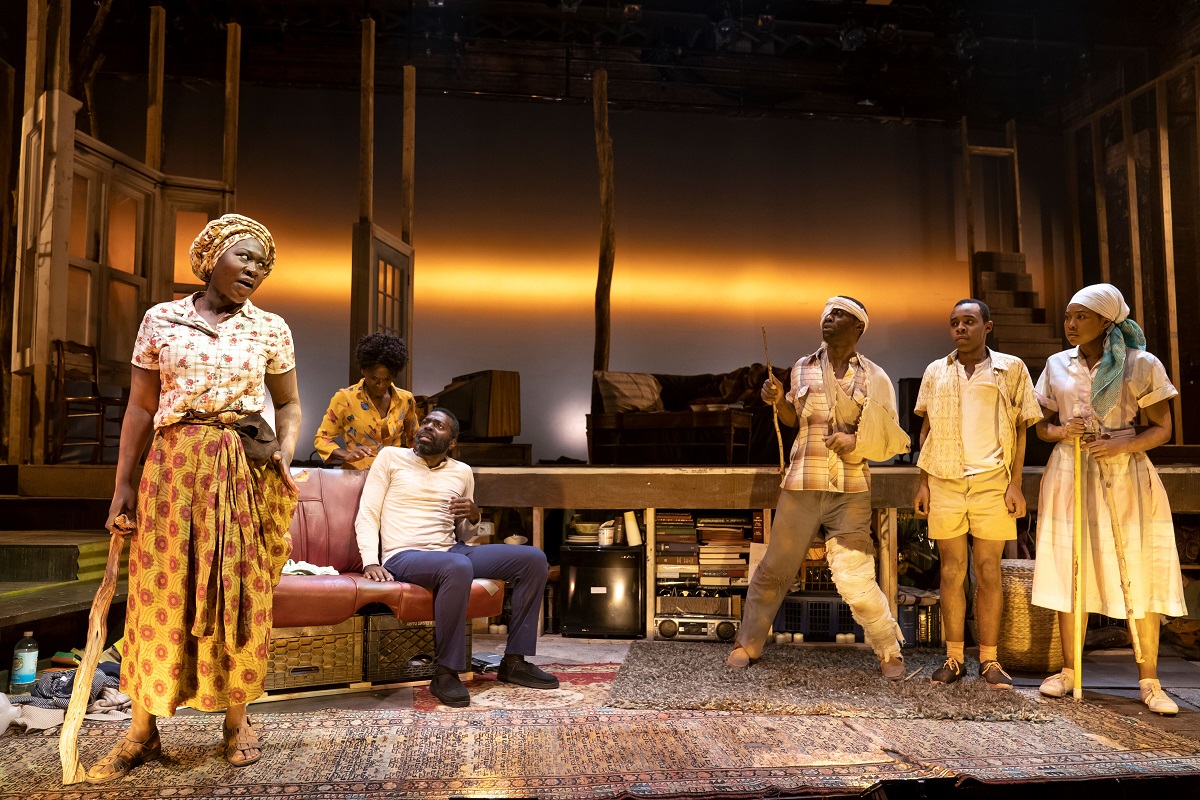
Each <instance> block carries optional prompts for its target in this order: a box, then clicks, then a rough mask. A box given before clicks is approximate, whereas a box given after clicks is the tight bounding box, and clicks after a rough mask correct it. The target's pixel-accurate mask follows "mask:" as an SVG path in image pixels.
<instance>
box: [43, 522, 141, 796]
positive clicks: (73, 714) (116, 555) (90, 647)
mask: <svg viewBox="0 0 1200 800" xmlns="http://www.w3.org/2000/svg"><path fill="white" fill-rule="evenodd" d="M136 529H137V526H136V523H134V521H133V520H131V519H130V518H129V517H127V516H126V515H124V514H119V515H118V516H117V518H116V519H115V520H114V521H113V527H112V538H111V539H109V542H108V564H106V565H105V567H104V580H102V581H101V582H100V588H99V589H97V590H96V597H95V598H94V599H93V600H92V610H91V612H90V613H89V614H88V635H87V646H86V647H85V648H84V650H83V658H82V659H80V662H79V667H78V668H77V669H76V670H75V683H74V685H73V686H72V687H71V702H70V703H69V704H68V705H67V715H66V718H65V719H64V720H63V726H62V732H61V733H60V734H59V736H58V758H59V760H60V761H61V762H62V768H63V784H64V785H68V786H69V785H70V784H72V783H80V782H82V781H83V780H84V776H85V775H86V774H87V770H85V769H84V768H83V765H82V764H80V763H79V728H80V726H81V725H83V715H84V714H85V713H86V712H87V707H88V700H89V698H90V697H91V693H92V677H93V676H94V675H95V674H96V664H97V663H99V661H100V653H101V652H102V651H103V650H104V639H105V637H106V636H107V635H108V607H109V605H111V604H112V599H113V594H114V593H115V592H116V590H117V578H118V577H119V576H120V574H121V552H122V551H123V550H124V549H125V537H126V536H128V535H130V534H132V533H134V532H135V531H136Z"/></svg>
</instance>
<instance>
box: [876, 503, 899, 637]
mask: <svg viewBox="0 0 1200 800" xmlns="http://www.w3.org/2000/svg"><path fill="white" fill-rule="evenodd" d="M896 516H897V515H896V509H894V508H881V509H879V510H878V511H876V512H875V530H876V532H877V533H878V535H879V588H880V589H882V590H883V594H884V596H885V597H886V598H887V601H888V607H889V608H891V610H892V616H893V617H895V616H896V593H897V587H898V585H899V573H898V569H899V564H898V561H897V558H898V555H899V547H898V545H897V542H898V541H899V540H898V538H897V526H896Z"/></svg>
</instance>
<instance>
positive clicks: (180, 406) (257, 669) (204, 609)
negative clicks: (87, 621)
mask: <svg viewBox="0 0 1200 800" xmlns="http://www.w3.org/2000/svg"><path fill="white" fill-rule="evenodd" d="M191 262H192V271H193V272H195V273H196V276H197V277H199V278H200V279H201V280H202V281H204V283H205V284H206V286H205V289H204V291H202V292H197V293H195V294H193V295H191V296H189V297H185V298H183V299H181V300H176V301H174V302H169V303H160V304H159V305H156V306H154V307H153V308H151V309H150V310H149V311H148V312H146V316H145V319H143V321H142V326H141V329H140V330H139V331H138V337H137V342H136V344H135V345H134V351H133V370H132V378H131V386H130V397H129V405H128V409H127V411H126V413H125V418H124V422H123V424H122V427H121V448H120V454H119V457H118V461H117V480H116V489H115V491H114V493H113V500H112V506H111V508H110V511H109V519H108V523H107V524H108V527H109V528H110V529H113V528H114V526H116V525H117V524H118V523H117V517H118V516H119V515H122V514H124V515H125V516H126V517H131V518H135V523H136V534H135V535H134V536H133V539H132V543H131V546H130V552H129V599H128V605H127V612H126V622H125V639H124V645H123V647H122V661H121V691H123V692H125V693H126V694H128V695H129V696H130V697H131V698H132V700H133V722H132V724H131V726H130V729H129V732H128V734H126V736H125V738H124V739H123V740H122V741H121V742H119V743H118V744H117V745H116V747H114V748H113V750H112V751H111V752H110V753H109V754H108V755H107V756H105V757H104V758H103V759H101V760H100V762H99V763H97V764H96V765H95V766H94V767H92V769H90V770H89V771H88V774H87V778H88V780H89V781H91V782H93V783H103V782H105V781H109V780H112V779H114V778H118V777H120V776H122V775H124V774H126V773H127V772H129V771H130V770H131V769H133V768H134V767H136V766H138V765H139V764H142V763H145V762H146V761H149V760H151V759H154V758H157V757H158V756H159V755H161V753H162V745H161V742H160V740H159V734H158V727H157V723H156V720H157V718H158V717H161V716H171V715H173V714H174V713H175V709H176V708H178V707H179V706H191V707H193V708H197V709H200V710H202V711H216V710H219V709H222V708H224V709H225V710H226V711H225V725H224V737H223V740H224V744H223V748H222V751H223V755H224V756H225V758H226V759H227V760H228V761H229V763H231V764H233V765H235V766H244V765H246V764H250V763H253V762H254V761H257V760H258V758H259V757H260V756H261V751H260V750H259V743H258V739H257V737H256V736H255V734H254V731H253V729H252V728H251V727H250V723H249V721H248V720H247V718H246V704H247V703H249V702H250V701H251V700H253V699H254V698H256V697H258V696H259V695H260V694H262V692H263V685H264V681H265V679H266V669H267V648H268V645H269V641H270V633H271V598H272V588H273V587H274V585H275V584H276V583H277V582H278V581H279V574H280V571H281V570H282V569H283V564H284V562H286V560H287V557H288V554H289V551H290V542H289V540H288V527H289V526H290V524H291V519H292V512H293V511H294V510H295V507H296V499H295V496H296V493H297V491H296V485H295V483H294V482H293V481H292V478H291V476H290V473H289V471H288V466H289V464H290V462H291V458H292V453H293V451H294V450H295V446H296V435H297V433H298V430H299V427H300V395H299V391H298V388H297V384H296V370H295V353H294V350H293V347H292V338H291V331H290V330H289V329H288V326H287V324H286V323H285V322H284V321H283V319H282V318H281V317H279V316H277V315H275V314H270V313H268V312H266V311H263V310H262V309H259V308H257V307H256V306H254V305H253V304H252V303H251V302H250V295H252V294H253V293H254V291H255V289H257V288H258V286H259V285H260V284H261V283H262V281H263V279H264V278H266V276H267V275H268V274H269V273H270V272H271V268H272V266H273V265H274V262H275V243H274V241H273V240H272V238H271V234H270V233H269V232H268V231H267V229H266V228H264V227H263V226H262V225H260V224H259V223H257V222H255V221H254V220H252V219H249V218H247V217H242V216H239V215H236V214H226V215H225V216H223V217H221V218H220V219H216V220H213V221H212V222H210V223H209V224H208V225H207V226H206V227H205V228H204V231H203V232H201V234H200V235H199V236H198V237H197V238H196V241H195V242H194V243H193V244H192V248H191ZM267 391H270V394H271V401H272V403H273V405H274V407H275V423H276V426H277V427H278V440H277V442H278V447H279V450H278V452H276V453H275V454H274V455H273V456H266V457H265V460H264V461H262V462H261V463H252V462H251V461H250V460H248V458H247V453H246V451H245V449H244V448H243V446H242V442H241V439H240V438H239V436H238V431H237V429H236V428H235V427H233V426H232V424H231V423H233V422H234V421H235V420H238V419H240V418H243V417H245V416H247V415H251V414H255V413H257V412H260V411H262V410H264V408H265V406H266V400H267V397H266V394H267ZM151 434H153V440H152V441H151V442H150V451H149V453H148V455H147V456H146V463H145V466H144V467H143V469H142V473H141V479H140V482H139V484H138V487H137V489H136V490H135V489H134V486H133V473H134V468H135V466H136V465H137V463H138V461H139V459H140V457H141V455H142V453H143V452H144V451H145V449H146V443H147V440H150V439H151ZM135 509H136V513H135Z"/></svg>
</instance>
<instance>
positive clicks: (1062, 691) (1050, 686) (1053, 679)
mask: <svg viewBox="0 0 1200 800" xmlns="http://www.w3.org/2000/svg"><path fill="white" fill-rule="evenodd" d="M1074 688H1075V676H1074V675H1067V674H1065V673H1062V672H1058V673H1055V674H1054V675H1051V676H1050V677H1049V678H1046V680H1044V681H1042V685H1041V686H1039V687H1038V691H1039V692H1041V693H1042V694H1044V695H1045V696H1046V697H1066V696H1067V695H1069V694H1070V693H1071V692H1072V690H1074Z"/></svg>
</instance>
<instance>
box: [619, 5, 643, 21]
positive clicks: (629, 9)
mask: <svg viewBox="0 0 1200 800" xmlns="http://www.w3.org/2000/svg"><path fill="white" fill-rule="evenodd" d="M621 13H622V14H623V15H624V16H625V19H626V21H628V22H637V21H638V20H639V19H641V18H642V4H641V3H626V4H625V7H624V8H622V9H621Z"/></svg>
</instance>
